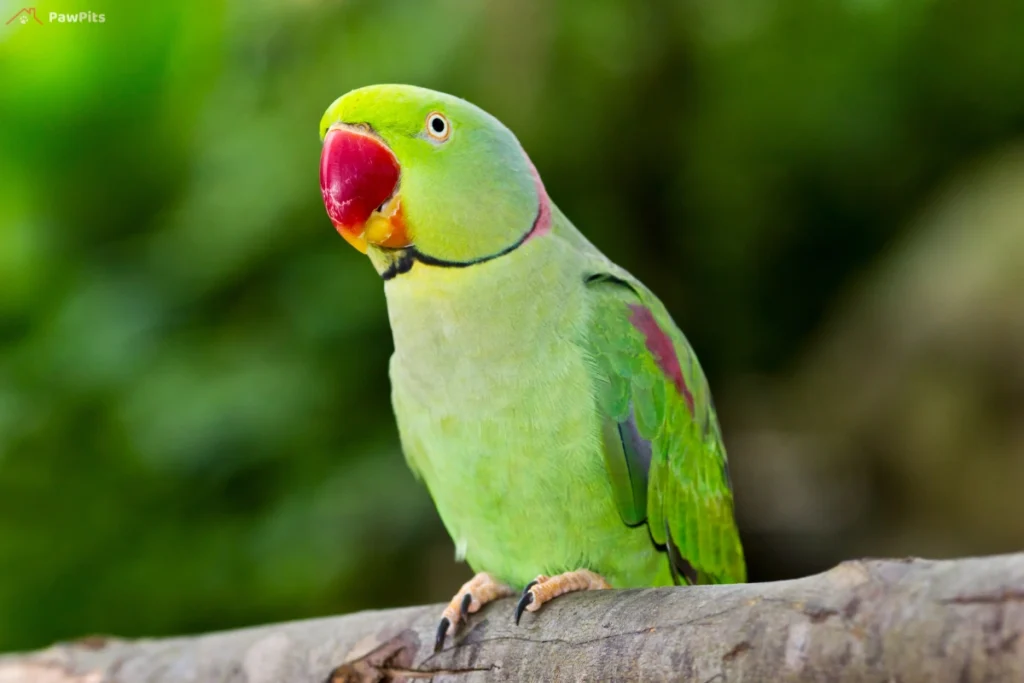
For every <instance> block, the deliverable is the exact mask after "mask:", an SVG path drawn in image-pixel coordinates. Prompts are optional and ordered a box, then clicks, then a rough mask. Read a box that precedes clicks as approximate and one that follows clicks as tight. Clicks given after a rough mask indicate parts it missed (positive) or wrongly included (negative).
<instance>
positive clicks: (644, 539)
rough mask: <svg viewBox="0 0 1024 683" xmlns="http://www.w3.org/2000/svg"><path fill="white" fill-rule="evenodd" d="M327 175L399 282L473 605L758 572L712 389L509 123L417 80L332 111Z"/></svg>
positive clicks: (420, 431)
mask: <svg viewBox="0 0 1024 683" xmlns="http://www.w3.org/2000/svg"><path fill="white" fill-rule="evenodd" d="M320 137H321V139H322V140H323V149H322V154H321V160H320V185H321V191H322V194H323V198H324V203H325V205H326V208H327V214H328V216H329V217H330V219H331V221H332V223H333V224H334V226H335V228H336V229H337V230H338V232H339V233H340V234H341V235H342V236H343V237H344V238H345V239H346V240H347V241H348V242H349V243H350V244H352V245H353V246H355V247H356V248H357V249H359V250H360V251H362V252H363V253H365V254H366V255H367V256H369V259H370V262H371V263H372V264H373V266H374V268H375V269H376V271H377V273H378V274H379V275H380V277H381V278H382V279H383V281H384V293H385V296H386V299H387V308H388V317H389V320H390V323H391V330H392V334H393V337H394V348H395V350H394V354H393V355H392V357H391V363H390V370H389V374H390V379H391V388H392V404H393V407H394V411H395V416H396V418H397V422H398V432H399V436H400V439H401V444H402V450H403V452H404V453H405V457H406V460H407V461H408V464H409V467H410V468H411V469H412V470H413V472H414V473H415V474H416V475H417V476H418V477H420V478H421V479H422V480H423V482H424V483H425V484H426V486H427V488H428V489H429V491H430V495H431V497H432V498H433V500H434V503H435V505H436V506H437V510H438V513H439V514H440V516H441V520H442V521H443V522H444V525H445V527H446V528H447V530H448V533H449V534H450V535H451V537H452V539H453V540H454V542H455V548H456V556H457V558H458V559H460V560H462V559H464V560H465V561H467V562H468V563H469V565H470V566H471V567H472V568H473V570H474V571H476V572H478V573H477V574H476V576H474V577H473V579H471V580H470V581H468V582H467V583H466V584H465V585H464V586H462V588H461V589H460V590H459V592H458V593H457V594H456V595H455V597H454V598H453V599H452V601H451V603H450V604H449V605H448V606H447V608H446V609H445V610H444V613H443V614H442V616H441V620H440V623H439V625H438V629H437V639H436V644H435V649H440V648H441V647H443V644H444V642H445V638H446V637H447V636H449V635H453V634H454V633H455V631H456V629H457V627H458V624H459V623H460V622H462V621H464V620H465V619H466V618H467V615H468V614H469V613H472V612H476V611H477V610H479V609H480V608H481V607H482V606H483V605H484V604H486V603H487V602H489V601H492V600H495V599H497V598H500V597H504V596H508V595H514V594H517V593H518V594H519V595H520V599H519V602H518V604H517V605H516V608H515V613H514V618H515V620H516V623H518V622H519V619H520V616H521V615H522V613H523V610H524V609H525V610H529V611H535V610H536V609H538V608H539V607H540V606H541V605H543V604H544V603H545V602H548V601H550V600H551V599H553V598H554V597H556V596H558V595H561V594H563V593H567V592H570V591H576V590H594V589H604V588H611V587H616V588H636V587H646V586H661V585H671V584H705V583H736V582H743V581H745V578H746V569H745V564H744V559H743V549H742V546H741V544H740V538H739V533H738V531H737V528H736V522H735V518H734V512H733V494H732V486H731V482H730V478H729V469H728V465H727V463H726V454H725V447H724V446H723V443H722V434H721V431H720V429H719V425H718V419H717V417H716V414H715V408H714V405H713V404H712V401H711V394H710V392H709V390H708V384H707V380H706V379H705V377H704V374H703V372H702V370H701V368H700V365H699V364H698V362H697V359H696V357H695V355H694V352H693V349H692V348H691V347H690V345H689V343H688V342H687V341H686V338H685V337H684V336H683V333H682V332H680V330H679V328H678V327H677V326H676V325H675V323H674V322H673V321H672V318H671V316H670V315H669V314H668V311H666V310H665V307H664V306H663V305H662V303H661V302H660V301H659V300H658V298H657V297H655V296H654V294H652V293H651V292H650V290H648V289H647V288H646V287H645V286H644V285H643V284H642V283H641V282H640V281H639V280H637V279H636V278H635V277H633V276H632V275H630V274H629V273H628V272H626V271H625V270H623V269H622V268H620V267H618V266H617V265H615V264H614V263H612V262H611V261H610V260H609V259H608V258H607V257H605V256H604V255H603V254H602V253H601V252H600V251H598V250H597V248H595V247H594V246H593V245H592V244H591V243H590V242H588V241H587V240H586V238H585V237H583V235H582V234H581V233H580V232H579V231H578V230H577V229H576V228H575V227H574V226H573V224H572V223H571V222H570V221H569V219H568V218H566V217H565V215H563V214H562V212H561V211H559V209H558V207H556V206H555V204H554V203H553V202H552V201H551V199H550V198H549V197H548V194H547V192H546V190H545V189H544V183H543V182H542V181H541V178H540V176H539V175H538V173H537V170H536V168H535V167H534V165H533V163H532V162H531V161H530V159H529V157H528V156H527V155H526V152H525V151H524V150H523V148H522V146H521V145H520V144H519V141H518V140H517V139H516V137H515V136H514V135H513V134H512V132H511V131H509V129H508V128H506V127H505V126H504V125H502V123H501V122H500V121H498V120H497V119H496V118H494V117H493V116H491V115H490V114H488V113H486V112H484V111H483V110H481V109H479V108H478V107H476V106H474V105H473V104H470V103H469V102H466V101H465V100H462V99H459V98H457V97H453V96H451V95H446V94H443V93H439V92H434V91H431V90H426V89H423V88H418V87H413V86H407V85H375V86H369V87H365V88H360V89H358V90H353V91H352V92H349V93H347V94H346V95H344V96H342V97H340V98H339V99H337V100H336V101H335V102H334V103H333V104H331V106H330V107H329V108H328V109H327V111H326V113H325V114H324V116H323V119H322V120H321V122H320Z"/></svg>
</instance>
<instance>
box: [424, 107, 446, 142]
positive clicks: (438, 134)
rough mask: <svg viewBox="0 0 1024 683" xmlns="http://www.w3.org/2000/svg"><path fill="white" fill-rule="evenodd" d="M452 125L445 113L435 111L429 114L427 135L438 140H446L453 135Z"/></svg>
mask: <svg viewBox="0 0 1024 683" xmlns="http://www.w3.org/2000/svg"><path fill="white" fill-rule="evenodd" d="M451 132H452V127H451V126H450V125H449V124H448V119H446V118H445V117H444V115H442V114H440V113H438V112H436V111H435V112H433V113H431V114H429V115H428V116H427V135H429V136H430V137H432V138H434V139H435V140H437V141H438V142H444V141H445V140H447V139H448V136H449V135H451Z"/></svg>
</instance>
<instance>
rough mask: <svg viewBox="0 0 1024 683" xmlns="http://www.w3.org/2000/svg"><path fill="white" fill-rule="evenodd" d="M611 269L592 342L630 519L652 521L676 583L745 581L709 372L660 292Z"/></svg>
mask: <svg viewBox="0 0 1024 683" xmlns="http://www.w3.org/2000/svg"><path fill="white" fill-rule="evenodd" d="M601 266H602V267H601V268H600V271H601V272H598V273H596V274H592V275H589V276H588V277H587V287H588V293H589V294H590V295H591V296H592V299H591V302H592V307H591V312H592V313H591V319H590V325H589V328H588V329H587V346H588V347H589V352H590V354H591V357H592V358H593V360H594V362H595V364H596V369H597V373H598V379H597V394H598V405H599V407H600V410H601V413H602V416H603V418H604V423H603V435H602V436H603V444H604V455H605V462H606V465H607V469H608V474H609V477H610V479H611V483H612V489H613V491H614V495H615V500H616V504H617V507H618V510H619V513H620V516H621V517H622V521H623V522H624V523H625V524H627V525H628V526H639V525H640V524H644V523H646V525H647V527H648V530H649V532H650V535H651V539H652V541H653V542H654V544H655V546H656V547H657V548H658V549H659V550H661V551H664V552H665V553H666V554H667V556H668V560H669V563H670V567H671V569H672V576H673V578H674V580H675V581H676V583H681V582H684V581H685V582H686V583H690V584H696V583H736V582H742V581H745V580H746V569H745V564H744V560H743V549H742V547H741V545H740V538H739V533H738V531H737V528H736V522H735V518H734V514H733V495H732V485H731V482H730V479H729V470H728V465H727V462H726V454H725V448H724V446H723V444H722V436H721V432H720V429H719V426H718V419H717V417H716V415H715V409H714V405H713V404H712V401H711V394H710V391H709V390H708V386H707V380H706V379H705V377H704V373H703V372H702V370H701V368H700V365H699V364H698V363H697V359H696V356H695V354H694V352H693V350H692V349H691V348H690V345H689V343H688V342H687V341H686V338H685V337H684V336H683V334H682V332H680V331H679V328H678V327H676V325H675V323H674V322H672V319H671V317H670V316H669V314H668V312H667V311H666V310H665V308H664V306H663V305H662V304H661V302H660V301H659V300H658V299H657V297H655V296H654V295H653V294H651V293H650V292H649V291H648V290H647V289H646V288H645V287H644V286H643V285H642V284H640V283H639V282H638V281H636V280H635V279H633V278H632V277H631V276H630V275H629V274H628V273H626V272H625V271H622V270H620V269H618V268H617V267H615V266H614V265H613V264H611V263H608V262H603V263H602V264H601ZM609 271H610V272H609Z"/></svg>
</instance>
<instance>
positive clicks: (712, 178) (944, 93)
mask: <svg viewBox="0 0 1024 683" xmlns="http://www.w3.org/2000/svg"><path fill="white" fill-rule="evenodd" d="M2 7H3V12H2V13H0V14H2V15H3V16H2V18H3V19H4V20H6V17H7V16H8V15H12V14H14V13H15V12H16V11H17V10H18V9H19V8H20V2H18V3H11V2H4V3H3V4H2ZM79 10H90V11H93V12H103V13H104V14H105V17H106V21H105V22H104V23H102V24H86V25H62V24H51V23H48V22H46V20H47V17H48V13H49V12H50V11H60V12H74V11H79ZM38 14H39V16H40V17H41V18H43V20H44V22H46V23H45V25H43V26H39V25H35V24H32V23H30V24H27V25H20V24H18V23H13V24H11V25H7V26H0V29H2V30H0V85H2V87H0V123H2V126H0V245H2V248H0V650H3V649H12V648H29V647H36V646H41V645H44V644H46V643H47V642H49V641H52V640H54V639H57V638H68V637H74V636H78V635H83V634H86V633H90V632H114V633H117V634H120V635H125V636H133V635H142V634H147V635H157V634H164V633H173V632H185V631H199V630H208V629H214V628H225V627H230V626H237V625H243V624H252V623H258V622H263V621H269V620H278V619H289V618H299V617H303V616H310V615H321V614H328V613H334V612H342V611H350V610H355V609H361V608H371V607H386V606H392V605H400V604H408V603H411V602H421V601H427V600H441V599H447V598H448V597H449V595H450V594H451V592H452V591H454V589H455V588H456V587H457V585H458V583H459V582H460V581H461V580H462V579H463V578H464V577H465V576H466V575H467V574H468V570H467V569H466V568H465V567H464V566H461V565H456V564H455V563H454V560H453V559H452V555H453V552H452V547H451V543H450V541H449V540H448V539H447V538H446V536H445V534H444V531H443V529H442V527H441V525H440V523H439V521H438V519H437V516H436V513H434V512H433V507H432V505H431V503H430V500H429V497H428V496H427V494H426V492H425V491H424V490H423V488H422V487H421V486H420V485H419V484H418V483H416V482H415V481H414V480H413V478H412V476H411V474H409V473H408V471H407V470H406V469H405V465H404V462H403V461H402V457H401V454H400V452H399V450H398V444H397V436H396V432H395V427H394V424H393V418H392V415H391V411H390V406H389V388H388V384H387V378H386V364H387V358H388V355H389V353H390V336H389V331H388V327H387V318H386V312H385V307H384V300H383V296H382V293H381V286H380V281H379V279H378V278H377V277H376V275H375V274H374V273H373V271H372V269H371V268H370V267H369V265H368V264H366V263H365V262H363V259H362V257H361V256H360V255H359V254H357V253H356V252H355V251H354V250H352V249H350V248H348V247H347V245H345V244H344V242H343V241H342V240H340V239H339V238H338V237H337V235H335V234H334V233H333V230H332V228H331V226H330V224H329V222H328V221H327V219H326V217H325V215H324V212H323V208H322V205H321V203H320V198H319V190H318V184H317V168H318V158H319V143H318V139H317V135H316V131H317V123H318V121H319V118H320V115H321V113H322V112H323V110H324V109H325V108H326V106H327V105H328V104H329V103H330V102H331V101H332V100H333V99H334V98H335V97H337V96H339V95H340V94H342V93H344V92H346V91H347V90H349V89H351V88H354V87H357V86H360V85H365V84H369V83H374V82H407V83H415V84H419V85H423V86H427V87H432V88H436V89H440V90H445V91H448V92H452V93H454V94H457V95H460V96H463V97H465V98H467V99H469V100H471V101H473V102H475V103H477V104H479V105H481V106H483V107H484V108H486V109H488V110H489V111H491V112H492V113H494V114H495V115H497V116H498V117H499V118H501V119H502V120H503V121H505V122H506V123H507V124H508V125H509V126H510V127H511V128H512V129H513V130H514V131H515V132H516V133H517V134H518V135H519V136H520V139H521V140H522V142H523V144H524V146H525V147H526V149H527V150H528V151H529V152H530V154H531V156H532V158H533V160H534V161H535V163H536V165H537V166H538V168H539V169H540V171H541V173H542V174H543V176H544V177H545V180H546V183H547V186H548V189H549V192H550V193H551V195H552V196H553V197H554V199H555V200H556V201H557V202H558V203H559V205H560V206H561V207H562V209H563V210H564V211H565V212H566V213H567V214H568V215H569V216H570V217H572V218H573V219H574V221H575V222H576V223H577V225H578V226H580V227H581V229H583V230H584V232H586V233H587V234H588V235H589V236H590V237H591V238H592V239H593V240H594V241H595V242H596V243H597V244H598V245H599V246H600V247H601V248H602V249H604V250H605V251H606V253H608V254H609V255H611V256H612V257H613V258H615V260H617V261H618V262H619V263H621V264H622V265H624V266H626V267H627V268H629V269H630V270H632V271H633V272H634V273H636V274H637V275H639V276H640V277H642V278H643V279H644V280H645V281H646V282H647V283H648V284H649V285H650V286H651V287H652V288H653V289H654V290H655V291H656V292H658V293H659V294H660V295H661V296H662V298H663V299H664V300H665V302H666V304H667V305H668V306H669V308H670V310H672V311H673V313H674V315H675V317H676V320H677V321H678V322H679V323H680V324H681V325H682V326H683V327H684V329H685V330H686V332H687V334H688V336H689V337H690V339H691V341H692V342H693V343H694V345H695V346H696V348H697V351H698V354H699V355H700V357H701V358H702V359H703V363H704V365H705V367H706V368H707V369H708V372H709V374H710V376H711V379H712V384H713V386H714V387H715V388H716V397H717V399H718V402H719V405H720V408H721V412H722V417H723V422H724V428H725V432H726V439H727V442H728V443H729V445H730V448H731V452H732V460H733V468H732V469H733V471H734V472H735V473H736V479H737V496H738V504H739V514H740V519H741V525H742V526H743V530H744V535H745V538H746V541H747V545H748V553H749V559H750V574H751V578H752V579H754V580H759V579H765V578H774V577H782V576H790V575H794V574H798V573H805V572H809V571H814V570H818V569H821V568H824V567H825V566H827V565H828V564H829V563H832V562H835V561H837V560H839V559H842V558H844V557H847V556H851V555H854V554H882V553H895V554H910V553H935V554H954V553H958V552H996V551H1000V550H1012V549H1015V548H1019V547H1020V546H1021V545H1022V543H1024V526H1022V525H1021V522H1020V520H1024V501H1022V500H1021V497H1020V496H1019V495H1014V493H1013V492H1014V491H1016V490H1020V486H1021V485H1022V484H1024V434H1022V432H1021V426H1020V425H1021V424H1024V388H1022V387H1024V369H1022V368H1024V351H1022V349H1024V332H1022V330H1024V306H1022V305H1021V298H1022V297H1021V292H1022V291H1024V283H1022V282H1021V273H1024V250H1022V248H1021V240H1022V239H1024V238H1022V235H1024V223H1022V219H1021V217H1022V216H1024V204H1022V203H1021V202H1022V200H1021V197H1022V196H1024V192H1022V188H1024V157H1021V155H1020V153H1019V152H1018V153H1017V154H1016V155H1013V154H1010V153H1009V152H1006V153H1005V154H1004V156H999V157H998V158H999V159H1000V161H998V162H991V163H992V164H995V166H998V169H997V170H990V171H988V172H982V171H978V172H977V174H975V175H970V174H969V173H968V170H969V169H972V168H975V167H977V166H978V164H982V165H983V164H984V163H986V162H984V161H983V160H984V159H987V158H990V157H991V155H997V156H998V155H999V154H1000V153H1001V152H1000V150H1003V149H1004V148H1007V149H1010V148H1011V147H1012V145H1013V144H1014V142H1015V140H1019V139H1020V137H1021V135H1022V133H1024V41H1021V39H1020V35H1021V31H1020V27H1021V26H1024V3H1021V2H1019V0H957V1H953V0H901V1H900V2H896V1H895V0H844V1H841V2H830V3H807V2H803V1H801V0H775V1H772V2H769V1H768V0H732V1H730V2H695V1H693V0H690V1H679V2H667V1H664V0H663V1H660V2H659V1H654V2H649V3H632V2H627V1H626V0H572V1H566V2H557V3H548V2H545V1H544V0H496V1H494V2H488V3H481V2H472V1H471V0H394V1H391V2H373V1H371V0H350V1H347V2H342V3H328V2H323V1H322V0H295V1H293V2H281V3H270V2H266V1H260V0H257V1H256V2H252V3H241V2H235V3H228V4H224V3H221V2H197V1H196V0H181V1H179V2H176V3H138V2H128V1H127V0H123V1H121V2H114V1H109V2H103V3H100V2H97V3H96V4H89V3H85V2H80V1H79V0H68V1H67V3H66V4H62V5H59V6H58V5H53V6H39V7H38ZM992 158H995V157H992ZM964 174H967V175H964ZM968 191H970V192H971V193H973V194H971V197H962V194H963V193H965V192H968ZM965 207H966V208H965ZM894 245H896V246H894ZM1014 486H1016V488H1014ZM510 503H511V501H510Z"/></svg>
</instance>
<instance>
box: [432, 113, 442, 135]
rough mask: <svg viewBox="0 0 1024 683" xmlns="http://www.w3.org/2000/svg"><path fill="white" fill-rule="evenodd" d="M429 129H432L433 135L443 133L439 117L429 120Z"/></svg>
mask: <svg viewBox="0 0 1024 683" xmlns="http://www.w3.org/2000/svg"><path fill="white" fill-rule="evenodd" d="M430 127H431V128H433V129H434V132H435V133H443V132H444V120H443V119H442V118H441V117H440V116H435V117H434V118H432V119H430Z"/></svg>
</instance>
